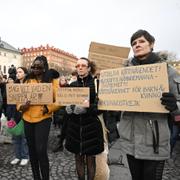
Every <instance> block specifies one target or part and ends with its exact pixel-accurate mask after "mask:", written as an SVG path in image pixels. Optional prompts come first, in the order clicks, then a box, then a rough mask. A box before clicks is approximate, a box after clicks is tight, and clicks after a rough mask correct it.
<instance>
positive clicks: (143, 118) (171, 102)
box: [119, 30, 180, 180]
mask: <svg viewBox="0 0 180 180" xmlns="http://www.w3.org/2000/svg"><path fill="white" fill-rule="evenodd" d="M130 43H131V46H132V50H133V53H134V57H133V58H132V59H130V60H129V61H128V63H127V66H137V65H145V64H154V63H160V62H162V59H161V61H160V57H159V56H157V54H156V53H153V48H154V43H155V38H154V37H153V36H152V35H151V34H150V33H149V32H147V31H145V30H138V31H137V32H135V33H134V34H133V35H132V37H131V40H130ZM177 76H178V74H177V72H176V71H175V70H174V69H173V68H171V67H170V66H168V80H169V89H170V90H169V92H164V93H162V98H161V99H160V100H159V101H161V104H162V105H164V107H165V108H166V109H167V110H168V111H170V114H171V115H173V113H174V112H176V111H178V106H177V99H179V97H180V94H179V93H178V91H177V84H176V83H175V81H174V80H175V78H176V77H177ZM119 133H120V139H121V140H120V141H119V143H120V146H121V148H122V149H123V150H124V151H125V153H126V154H127V160H128V164H129V169H130V172H131V176H132V179H133V180H161V179H162V174H163V168H164V163H165V160H167V159H168V158H169V157H170V130H169V127H168V114H165V113H153V112H152V113H146V112H126V111H125V112H123V114H122V118H121V120H120V124H119Z"/></svg>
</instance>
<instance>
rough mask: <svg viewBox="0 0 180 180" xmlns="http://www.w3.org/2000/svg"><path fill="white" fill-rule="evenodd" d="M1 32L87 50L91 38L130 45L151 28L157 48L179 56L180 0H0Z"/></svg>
mask: <svg viewBox="0 0 180 180" xmlns="http://www.w3.org/2000/svg"><path fill="white" fill-rule="evenodd" d="M0 6H1V8H0V17H1V21H0V37H1V39H2V40H4V41H6V42H8V43H9V44H11V45H13V46H14V47H15V48H23V47H26V48H30V47H32V46H33V47H37V46H40V45H41V44H42V45H46V44H49V45H51V46H54V47H56V48H59V49H62V50H64V51H67V52H69V53H72V54H74V55H76V56H77V57H80V56H88V49H89V45H90V42H91V41H95V42H99V43H105V44H111V45H116V46H125V47H129V46H130V44H129V39H130V37H131V35H132V34H133V33H134V32H135V31H136V30H138V29H146V30H148V31H149V32H150V33H151V34H152V35H154V37H155V38H156V43H155V48H154V51H160V50H168V51H169V52H173V53H176V54H177V55H178V58H180V0H4V1H3V0H1V4H0Z"/></svg>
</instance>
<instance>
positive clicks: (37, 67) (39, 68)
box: [31, 66, 44, 70]
mask: <svg viewBox="0 0 180 180" xmlns="http://www.w3.org/2000/svg"><path fill="white" fill-rule="evenodd" d="M31 69H38V70H41V69H44V67H42V66H31Z"/></svg>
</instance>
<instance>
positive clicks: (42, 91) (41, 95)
mask: <svg viewBox="0 0 180 180" xmlns="http://www.w3.org/2000/svg"><path fill="white" fill-rule="evenodd" d="M6 92H7V103H8V104H19V103H20V104H21V103H25V102H26V101H28V100H29V101H31V104H51V103H53V89H52V84H51V83H35V84H26V83H25V84H7V85H6Z"/></svg>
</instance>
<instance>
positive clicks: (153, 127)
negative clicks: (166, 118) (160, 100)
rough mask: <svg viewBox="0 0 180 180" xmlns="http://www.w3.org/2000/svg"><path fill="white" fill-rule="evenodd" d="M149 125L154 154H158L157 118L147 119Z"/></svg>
mask: <svg viewBox="0 0 180 180" xmlns="http://www.w3.org/2000/svg"><path fill="white" fill-rule="evenodd" d="M149 125H150V127H151V131H152V135H153V149H154V153H155V154H159V126H158V122H157V120H155V121H152V120H149Z"/></svg>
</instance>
